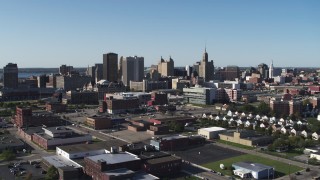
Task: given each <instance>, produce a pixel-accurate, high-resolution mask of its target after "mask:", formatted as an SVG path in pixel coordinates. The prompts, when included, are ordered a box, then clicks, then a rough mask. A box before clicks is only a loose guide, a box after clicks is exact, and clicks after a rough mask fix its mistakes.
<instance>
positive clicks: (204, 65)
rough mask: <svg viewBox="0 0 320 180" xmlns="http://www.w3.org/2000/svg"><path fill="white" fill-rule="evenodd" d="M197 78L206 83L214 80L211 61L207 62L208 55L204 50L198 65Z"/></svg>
mask: <svg viewBox="0 0 320 180" xmlns="http://www.w3.org/2000/svg"><path fill="white" fill-rule="evenodd" d="M199 77H203V79H204V80H205V81H206V82H207V81H210V80H213V78H214V66H213V60H211V61H210V62H209V61H208V53H207V51H206V49H205V51H204V53H203V57H202V61H201V62H200V65H199Z"/></svg>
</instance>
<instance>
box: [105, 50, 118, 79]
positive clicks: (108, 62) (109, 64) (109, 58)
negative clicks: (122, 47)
mask: <svg viewBox="0 0 320 180" xmlns="http://www.w3.org/2000/svg"><path fill="white" fill-rule="evenodd" d="M103 79H105V80H108V81H110V82H114V81H118V54H116V53H108V54H103Z"/></svg>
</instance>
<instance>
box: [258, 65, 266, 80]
mask: <svg viewBox="0 0 320 180" xmlns="http://www.w3.org/2000/svg"><path fill="white" fill-rule="evenodd" d="M268 70H269V68H268V65H266V64H264V63H261V64H259V65H258V71H259V72H260V75H261V78H262V79H266V78H268V77H269V76H268V73H269V72H268Z"/></svg>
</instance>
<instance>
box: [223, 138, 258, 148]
mask: <svg viewBox="0 0 320 180" xmlns="http://www.w3.org/2000/svg"><path fill="white" fill-rule="evenodd" d="M217 142H219V143H222V144H226V145H230V146H234V147H238V148H242V149H248V150H253V149H254V147H251V146H245V145H242V144H237V143H233V142H228V141H224V140H221V139H219V140H217Z"/></svg>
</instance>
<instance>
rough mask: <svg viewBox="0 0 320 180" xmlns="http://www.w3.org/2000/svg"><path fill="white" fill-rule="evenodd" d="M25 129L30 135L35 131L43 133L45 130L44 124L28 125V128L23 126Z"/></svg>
mask: <svg viewBox="0 0 320 180" xmlns="http://www.w3.org/2000/svg"><path fill="white" fill-rule="evenodd" d="M22 129H23V131H24V132H25V133H27V134H28V135H32V134H34V133H41V132H44V130H43V129H42V126H38V127H28V128H22Z"/></svg>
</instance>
